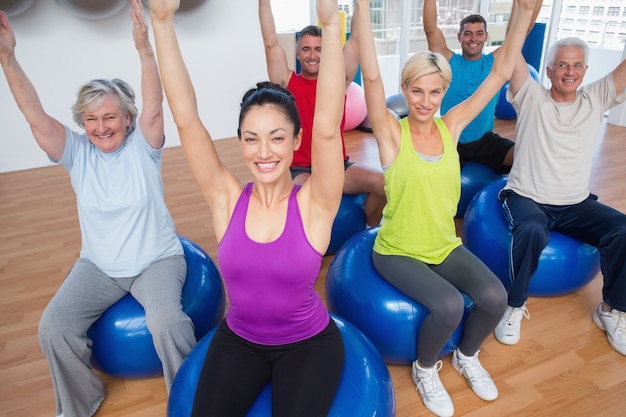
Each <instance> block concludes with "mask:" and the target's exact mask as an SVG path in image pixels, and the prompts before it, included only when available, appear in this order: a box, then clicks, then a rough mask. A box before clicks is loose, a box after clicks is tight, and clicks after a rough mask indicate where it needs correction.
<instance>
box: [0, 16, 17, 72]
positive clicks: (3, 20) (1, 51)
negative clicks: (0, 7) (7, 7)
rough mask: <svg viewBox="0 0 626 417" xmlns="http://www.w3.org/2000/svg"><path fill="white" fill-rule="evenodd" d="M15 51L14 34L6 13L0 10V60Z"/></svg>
mask: <svg viewBox="0 0 626 417" xmlns="http://www.w3.org/2000/svg"><path fill="white" fill-rule="evenodd" d="M14 51H15V34H14V33H13V29H12V28H11V25H10V24H9V18H8V17H7V14H6V13H5V12H3V11H0V60H1V61H2V62H4V60H5V59H6V58H7V57H8V56H10V55H12V54H13V52H14Z"/></svg>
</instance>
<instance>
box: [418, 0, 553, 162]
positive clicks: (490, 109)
mask: <svg viewBox="0 0 626 417" xmlns="http://www.w3.org/2000/svg"><path fill="white" fill-rule="evenodd" d="M541 5H542V1H537V2H536V3H535V11H534V13H533V18H532V20H531V24H530V26H529V30H530V29H531V28H532V27H533V25H534V24H535V20H536V18H537V15H538V14H539V11H540V10H541ZM423 7H424V10H423V22H424V31H425V32H426V39H427V41H428V49H429V50H430V51H431V52H437V53H439V54H441V55H443V56H444V57H445V58H446V59H447V60H448V62H449V63H450V66H451V67H452V82H451V83H450V87H449V88H448V91H446V94H445V96H444V98H443V101H442V103H441V113H442V114H445V113H446V112H447V111H448V110H450V109H451V108H452V107H454V106H456V105H457V104H459V103H460V102H461V101H463V100H465V99H466V98H468V97H469V96H470V95H472V94H473V93H474V91H476V90H477V89H478V86H479V85H480V84H481V83H482V82H483V81H484V79H485V78H487V75H488V74H489V72H490V71H491V66H492V65H493V61H494V59H495V57H496V55H497V54H498V51H499V48H498V49H495V50H494V51H492V52H491V53H488V54H484V53H483V48H484V46H485V44H486V42H487V37H488V33H487V22H486V21H485V19H484V18H483V17H482V16H480V15H477V14H473V15H470V16H467V17H465V18H464V19H463V20H462V21H461V23H460V27H459V33H458V34H457V37H458V40H459V43H460V44H461V50H462V53H460V54H459V53H455V52H453V51H452V50H451V49H450V48H448V45H447V44H446V38H445V36H444V34H443V32H442V31H441V29H439V27H437V4H436V0H424V6H423ZM514 14H515V9H513V10H512V11H511V18H510V19H509V21H512V20H513V18H514ZM497 103H498V94H496V95H494V97H493V99H492V100H491V102H490V103H489V104H488V105H487V106H486V107H485V108H484V109H483V111H482V112H481V113H480V114H479V115H478V116H476V118H475V119H474V120H473V121H472V122H471V123H470V124H469V125H468V126H467V127H466V128H465V129H464V130H463V132H461V136H460V138H459V143H458V145H457V150H458V152H459V158H460V159H461V165H463V164H464V163H465V162H467V161H475V162H479V163H482V164H484V165H486V166H488V167H489V168H491V169H493V170H494V171H496V172H499V173H508V172H509V170H510V169H511V165H512V164H513V149H514V145H515V143H514V142H513V141H511V140H510V139H506V138H503V137H501V136H500V135H498V134H497V133H494V132H493V125H494V112H495V109H496V105H497Z"/></svg>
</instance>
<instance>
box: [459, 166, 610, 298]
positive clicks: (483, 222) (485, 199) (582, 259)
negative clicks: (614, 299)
mask: <svg viewBox="0 0 626 417" xmlns="http://www.w3.org/2000/svg"><path fill="white" fill-rule="evenodd" d="M505 185H506V178H500V179H498V180H496V181H494V182H493V183H491V184H489V185H488V186H486V187H485V188H483V189H482V190H481V191H480V192H479V193H478V194H476V197H474V199H473V200H472V201H471V202H470V204H469V206H468V207H467V210H466V212H465V217H464V218H463V228H462V229H463V242H464V244H465V246H466V247H467V248H468V249H469V250H470V251H471V252H472V253H474V254H475V255H476V256H478V257H479V258H480V259H481V260H482V261H483V262H484V263H485V264H486V265H487V266H488V267H489V268H490V269H491V270H492V271H493V272H494V274H496V275H497V276H498V278H500V280H501V281H502V283H503V284H504V286H505V287H507V288H509V287H510V285H509V248H510V244H511V233H510V231H509V225H508V223H507V222H506V220H505V218H504V214H503V213H502V204H501V203H500V200H499V199H498V193H499V192H500V190H501V189H502V188H504V186H505ZM599 272H600V254H599V252H598V250H597V249H596V248H595V247H593V246H590V245H588V244H586V243H583V242H580V241H577V240H575V239H573V238H571V237H569V236H566V235H564V234H562V233H558V232H554V231H551V232H550V242H549V243H548V245H547V246H546V247H545V248H544V250H543V252H541V255H540V257H539V266H538V267H537V271H536V272H535V274H534V275H533V276H532V278H531V280H530V284H529V287H528V295H530V296H539V297H549V296H557V295H564V294H568V293H571V292H574V291H577V290H579V289H580V288H582V287H584V286H585V285H586V284H588V283H589V282H590V281H591V280H593V278H594V277H595V276H596V275H598V273H599Z"/></svg>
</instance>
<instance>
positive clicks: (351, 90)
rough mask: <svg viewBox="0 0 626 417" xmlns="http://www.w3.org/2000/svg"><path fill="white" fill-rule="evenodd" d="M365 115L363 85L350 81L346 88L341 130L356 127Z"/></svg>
mask: <svg viewBox="0 0 626 417" xmlns="http://www.w3.org/2000/svg"><path fill="white" fill-rule="evenodd" d="M365 117H367V107H366V106H365V93H364V92H363V87H361V86H360V85H358V84H357V83H355V82H354V81H352V83H350V85H349V86H348V89H347V90H346V110H345V119H346V121H345V123H344V125H343V130H344V131H345V130H352V129H355V128H356V127H358V126H359V125H360V124H361V123H363V120H365Z"/></svg>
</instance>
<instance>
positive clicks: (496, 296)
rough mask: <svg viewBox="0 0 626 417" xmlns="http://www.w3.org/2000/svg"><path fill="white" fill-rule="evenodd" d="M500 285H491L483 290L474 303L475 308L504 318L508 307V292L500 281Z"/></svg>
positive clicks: (473, 297)
mask: <svg viewBox="0 0 626 417" xmlns="http://www.w3.org/2000/svg"><path fill="white" fill-rule="evenodd" d="M497 284H498V285H489V286H485V287H484V288H481V290H480V291H479V292H478V294H476V295H475V296H472V301H473V302H474V304H475V308H477V309H481V310H483V311H488V312H490V313H491V314H493V315H495V316H502V314H504V310H505V309H506V305H507V292H506V289H505V288H504V285H502V284H501V283H500V281H499V280H498V282H497Z"/></svg>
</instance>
